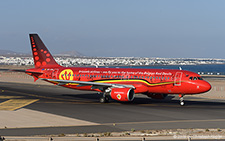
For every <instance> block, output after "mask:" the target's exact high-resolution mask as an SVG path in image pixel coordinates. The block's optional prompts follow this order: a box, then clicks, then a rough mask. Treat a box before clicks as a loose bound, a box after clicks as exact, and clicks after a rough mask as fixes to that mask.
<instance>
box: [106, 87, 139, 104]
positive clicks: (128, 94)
mask: <svg viewBox="0 0 225 141" xmlns="http://www.w3.org/2000/svg"><path fill="white" fill-rule="evenodd" d="M134 95H135V93H134V90H133V89H131V88H112V89H111V93H110V96H111V98H112V99H114V100H117V101H132V100H133V99H134Z"/></svg>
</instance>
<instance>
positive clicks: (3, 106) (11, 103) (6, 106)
mask: <svg viewBox="0 0 225 141" xmlns="http://www.w3.org/2000/svg"><path fill="white" fill-rule="evenodd" d="M38 100H39V99H10V100H7V101H5V102H2V103H0V110H6V111H14V110H17V109H19V108H22V107H24V106H27V105H29V104H32V103H34V102H36V101H38Z"/></svg>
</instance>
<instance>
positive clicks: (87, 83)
mask: <svg viewBox="0 0 225 141" xmlns="http://www.w3.org/2000/svg"><path fill="white" fill-rule="evenodd" d="M42 80H45V81H50V82H57V83H58V85H66V84H69V83H70V84H78V85H77V87H82V86H92V89H101V88H108V87H114V88H132V89H135V87H134V86H133V85H122V84H112V83H99V82H92V81H73V80H60V79H42Z"/></svg>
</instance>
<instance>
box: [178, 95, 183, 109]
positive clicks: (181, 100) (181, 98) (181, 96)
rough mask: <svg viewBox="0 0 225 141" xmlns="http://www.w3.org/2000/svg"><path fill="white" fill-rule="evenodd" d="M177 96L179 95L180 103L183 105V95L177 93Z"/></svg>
mask: <svg viewBox="0 0 225 141" xmlns="http://www.w3.org/2000/svg"><path fill="white" fill-rule="evenodd" d="M179 97H180V105H181V106H184V95H182V94H179Z"/></svg>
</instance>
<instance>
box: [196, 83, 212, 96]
mask: <svg viewBox="0 0 225 141" xmlns="http://www.w3.org/2000/svg"><path fill="white" fill-rule="evenodd" d="M199 88H200V90H201V92H203V93H204V92H208V91H209V90H210V89H211V88H212V86H211V85H210V84H209V82H207V81H202V82H201V84H200V87H199Z"/></svg>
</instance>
